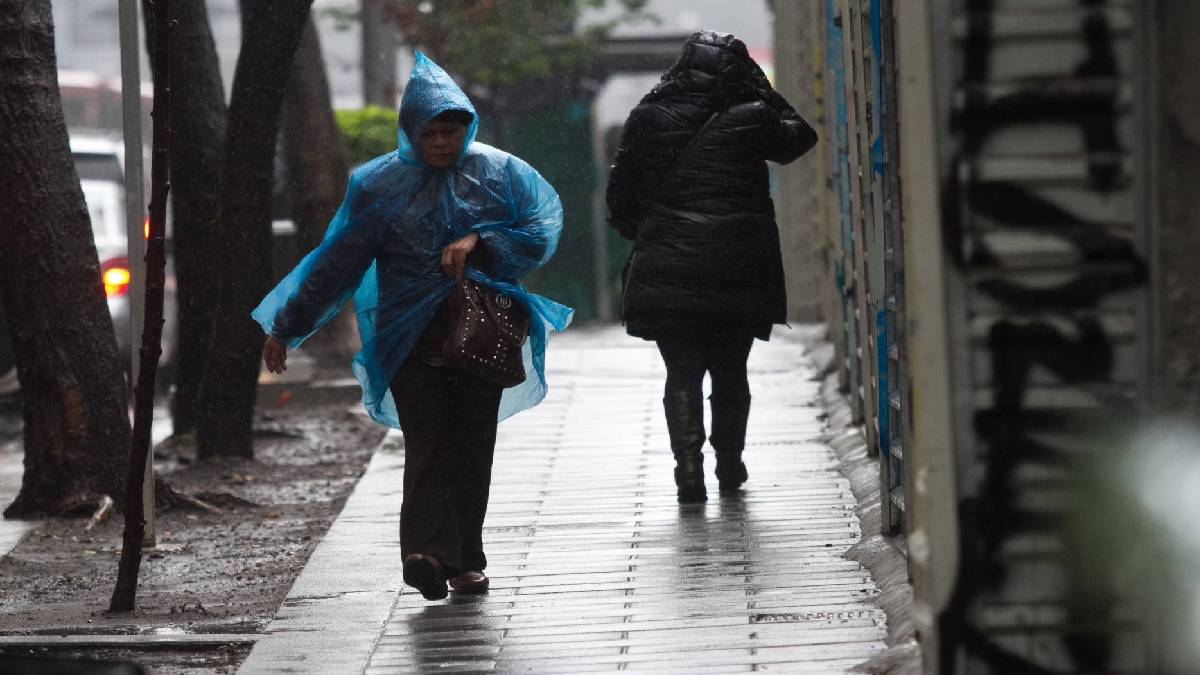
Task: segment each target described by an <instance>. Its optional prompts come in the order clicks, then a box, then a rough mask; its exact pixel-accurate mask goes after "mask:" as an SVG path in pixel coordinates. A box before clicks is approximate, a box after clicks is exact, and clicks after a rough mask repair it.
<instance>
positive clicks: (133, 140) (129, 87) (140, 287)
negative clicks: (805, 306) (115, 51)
mask: <svg viewBox="0 0 1200 675" xmlns="http://www.w3.org/2000/svg"><path fill="white" fill-rule="evenodd" d="M119 21H120V31H121V106H122V121H123V124H124V131H125V230H126V237H127V240H128V248H127V253H126V258H127V259H128V261H129V276H130V280H129V330H130V332H131V333H132V339H131V340H130V342H129V344H131V345H136V344H140V343H141V340H140V338H141V335H142V314H143V310H144V302H143V298H144V297H145V295H146V260H145V256H146V246H145V241H144V235H143V227H144V222H145V220H144V219H145V217H146V206H145V195H144V194H143V191H144V183H143V178H142V175H143V174H142V77H141V68H140V65H141V64H140V61H139V57H140V55H141V52H140V44H141V40H140V35H139V31H138V3H137V0H120V5H119ZM132 352H133V353H132V360H133V363H132V364H131V373H132V378H131V381H133V382H136V381H137V375H138V354H137V350H132ZM142 506H143V509H144V511H143V512H144V513H145V514H146V530H145V540H144V546H145V547H149V548H152V547H154V546H155V545H156V543H157V542H156V540H155V536H154V462H153V461H148V462H146V480H145V485H144V487H143V489H142Z"/></svg>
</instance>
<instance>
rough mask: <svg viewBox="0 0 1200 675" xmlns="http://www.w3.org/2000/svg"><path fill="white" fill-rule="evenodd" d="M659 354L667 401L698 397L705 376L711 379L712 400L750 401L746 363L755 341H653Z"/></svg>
mask: <svg viewBox="0 0 1200 675" xmlns="http://www.w3.org/2000/svg"><path fill="white" fill-rule="evenodd" d="M656 343H657V344H658V352H659V354H661V355H662V358H663V363H664V364H666V366H667V385H666V390H665V392H664V395H665V396H667V397H671V396H677V395H682V394H683V393H688V394H694V395H695V396H700V395H701V392H702V390H703V386H704V374H705V373H708V374H709V376H710V377H711V378H712V396H713V399H714V400H716V399H721V398H727V399H737V400H744V399H749V398H750V383H749V382H748V381H747V379H746V359H748V358H749V357H750V348H751V347H752V346H753V345H754V337H753V336H751V335H741V334H736V333H735V334H718V335H707V336H703V337H699V336H671V337H661V338H659V339H658V340H656Z"/></svg>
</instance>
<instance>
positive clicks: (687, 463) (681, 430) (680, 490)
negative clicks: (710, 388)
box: [663, 392, 708, 503]
mask: <svg viewBox="0 0 1200 675" xmlns="http://www.w3.org/2000/svg"><path fill="white" fill-rule="evenodd" d="M663 409H664V410H665V411H666V413H667V432H668V433H669V434H670V436H671V452H673V453H674V454H675V488H676V495H677V497H678V499H679V502H680V503H689V502H702V501H705V500H706V499H708V494H707V493H706V492H705V490H704V454H703V453H702V452H701V449H702V448H703V447H704V398H703V395H702V394H700V392H696V393H694V394H693V393H691V392H673V393H672V394H669V395H668V396H666V397H664V398H663Z"/></svg>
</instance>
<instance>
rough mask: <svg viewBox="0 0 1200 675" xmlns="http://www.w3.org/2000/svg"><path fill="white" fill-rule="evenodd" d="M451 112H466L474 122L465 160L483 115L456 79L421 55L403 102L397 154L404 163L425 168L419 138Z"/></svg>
mask: <svg viewBox="0 0 1200 675" xmlns="http://www.w3.org/2000/svg"><path fill="white" fill-rule="evenodd" d="M447 110H465V111H466V112H469V113H471V116H472V117H473V118H474V119H472V120H471V125H470V126H469V127H467V136H466V139H465V140H464V141H463V147H462V154H460V155H459V159H460V160H461V159H462V157H463V155H465V154H466V152H467V148H468V147H470V145H471V143H473V142H474V141H475V134H476V133H477V132H478V130H479V114H478V113H477V112H475V106H474V105H472V104H471V99H469V98H467V94H466V93H465V92H464V91H463V90H462V88H461V87H459V86H458V84H457V83H456V82H455V81H454V79H453V78H451V77H450V75H449V74H448V73H447V72H446V71H445V70H442V67H441V66H439V65H438V64H436V63H434V62H433V60H432V59H430V58H429V57H427V56H425V55H424V54H422V53H421V52H417V53H416V63H414V64H413V69H412V73H411V74H410V75H409V77H408V84H407V85H405V87H404V96H403V97H402V98H401V99H400V129H399V130H398V132H397V134H396V135H397V139H396V141H397V142H396V151H397V152H398V153H399V155H400V159H402V160H404V161H405V162H406V163H409V164H424V162H422V161H421V158H420V156H419V154H418V153H417V149H416V143H415V141H416V138H417V134H419V133H420V132H421V129H422V128H423V127H424V126H425V125H426V124H428V123H429V120H432V119H433V118H435V117H437V116H438V115H440V114H442V113H444V112H446V111H447Z"/></svg>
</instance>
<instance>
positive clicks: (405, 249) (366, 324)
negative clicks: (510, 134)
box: [252, 52, 573, 427]
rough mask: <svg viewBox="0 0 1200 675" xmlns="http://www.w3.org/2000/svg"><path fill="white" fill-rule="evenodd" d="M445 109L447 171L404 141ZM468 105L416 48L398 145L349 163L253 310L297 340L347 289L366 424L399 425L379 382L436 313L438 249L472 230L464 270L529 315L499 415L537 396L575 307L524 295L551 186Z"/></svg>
mask: <svg viewBox="0 0 1200 675" xmlns="http://www.w3.org/2000/svg"><path fill="white" fill-rule="evenodd" d="M447 110H465V111H467V112H470V113H471V114H472V115H473V116H474V120H473V121H472V122H471V125H470V127H469V128H468V130H467V135H466V140H465V141H464V143H463V151H462V155H461V156H460V157H459V159H458V161H457V162H456V163H455V165H454V166H452V167H450V168H448V169H441V170H439V169H434V168H432V167H430V166H429V165H427V164H425V163H424V162H423V161H422V160H421V158H420V155H419V153H418V151H417V149H416V147H415V144H414V141H415V140H416V138H417V134H418V133H419V132H420V130H421V129H422V127H424V126H425V125H426V124H427V123H428V122H429V121H430V120H432V119H433V118H434V117H436V116H437V115H439V114H441V113H443V112H446V111H447ZM478 126H479V117H478V115H477V114H476V113H475V107H474V106H473V105H471V101H470V100H469V99H468V98H467V96H466V94H465V93H463V91H462V89H460V88H459V87H458V85H456V84H455V83H454V80H452V79H451V78H450V76H449V75H447V74H446V72H445V71H444V70H442V69H441V68H440V67H439V66H438V65H437V64H435V63H434V62H433V61H431V60H429V59H428V58H426V57H425V56H424V55H423V54H421V53H419V52H418V53H417V55H416V65H415V66H414V67H413V70H412V76H411V77H410V79H409V82H408V85H407V87H406V88H405V90H404V97H403V99H402V100H401V102H400V129H399V133H398V136H399V139H398V140H399V144H398V145H399V147H398V148H397V150H396V152H393V153H389V154H387V155H383V156H381V157H376V158H375V159H373V160H371V161H369V162H367V163H366V164H363V165H362V166H360V167H358V168H357V169H356V170H355V171H354V173H353V175H352V176H351V177H350V184H349V187H347V189H346V198H345V200H344V201H343V202H342V205H341V208H339V209H338V212H337V214H336V215H335V216H334V218H333V222H331V223H330V224H329V229H328V230H327V231H326V233H325V239H324V240H323V241H322V242H321V245H320V246H318V247H317V248H316V249H315V250H313V251H312V252H311V253H309V254H308V255H307V256H305V258H304V259H303V260H302V261H300V264H299V265H297V266H296V268H295V269H293V270H292V271H291V272H290V273H288V275H287V276H286V277H284V279H283V281H281V282H279V285H278V286H276V287H275V289H274V290H272V291H271V292H270V293H269V294H268V295H267V297H266V298H264V299H263V301H262V303H261V304H259V306H258V307H257V308H256V309H255V310H254V312H253V314H252V315H253V317H254V319H255V320H256V321H258V322H259V324H261V325H262V327H263V330H264V331H266V332H267V334H269V335H273V336H275V337H276V338H279V339H280V340H282V341H284V342H286V343H287V345H288V346H289V347H296V346H298V345H299V344H300V343H302V342H303V341H304V340H305V339H306V338H307V337H308V336H309V335H311V334H312V333H313V332H314V331H316V330H317V329H318V328H319V327H321V325H322V324H324V323H325V322H326V321H328V320H329V319H331V318H332V317H333V316H334V315H335V314H337V312H338V310H339V308H340V307H341V306H342V304H343V303H345V302H346V300H347V299H349V298H350V297H351V295H353V297H354V305H355V311H356V313H357V315H358V328H359V334H360V337H361V338H362V350H361V351H360V352H359V353H358V354H357V355H355V357H354V363H353V369H354V374H355V375H356V376H357V377H358V380H359V382H360V383H361V384H362V390H363V405H364V406H366V408H367V412H368V413H370V415H371V417H372V418H374V419H375V420H376V421H378V422H380V423H382V424H386V425H388V426H392V427H398V426H399V419H398V417H397V413H396V405H395V402H394V401H393V400H392V394H391V392H390V391H389V390H388V385H389V383H390V382H391V379H392V376H393V375H395V373H396V371H397V370H399V368H400V366H401V364H403V363H404V360H405V358H407V356H408V354H409V352H410V351H411V350H412V348H413V346H414V344H415V343H416V341H417V339H418V338H419V337H420V336H421V334H422V333H423V332H424V331H425V328H426V327H427V326H428V325H429V322H430V320H431V319H432V318H433V315H434V312H435V311H436V310H437V308H438V307H439V306H440V305H441V304H442V302H443V301H444V300H445V299H446V298H447V297H448V296H449V294H450V291H451V290H452V289H453V288H454V286H455V281H454V279H452V278H450V277H448V276H447V275H446V274H445V272H443V270H442V267H441V262H440V261H441V253H442V249H443V248H444V247H445V246H446V245H448V244H450V243H451V242H453V241H455V240H456V239H459V238H460V237H463V236H465V235H466V234H468V233H470V232H477V233H479V237H480V243H479V246H478V247H477V250H478V249H482V253H483V256H482V257H481V258H480V260H481V262H479V264H478V265H477V266H473V265H472V264H471V263H470V259H469V262H468V267H467V272H466V274H467V276H469V277H470V278H472V279H474V280H476V281H478V282H479V283H481V284H485V285H487V286H491V287H493V288H497V289H500V290H503V291H505V292H506V293H509V294H511V295H512V296H513V297H515V298H516V299H518V300H519V301H521V302H523V303H524V304H525V305H526V306H527V307H528V308H529V310H530V313H531V316H532V318H533V321H532V322H531V324H532V327H531V329H530V336H529V340H528V341H526V344H525V347H524V359H525V372H526V373H527V375H528V376H527V377H526V379H525V382H523V383H521V384H519V385H517V386H515V387H512V388H510V389H507V390H505V392H504V395H503V397H502V399H501V402H500V415H499V417H500V419H504V418H505V417H508V416H509V415H512V414H514V413H517V412H519V411H521V410H524V409H526V408H529V407H532V406H534V405H536V404H537V403H538V402H539V401H541V400H542V398H543V397H544V396H545V395H546V378H545V370H544V363H545V350H546V339H547V335H548V333H549V331H550V330H551V329H553V330H559V331H561V330H563V329H565V328H566V327H567V324H569V323H570V321H571V315H572V314H573V310H571V309H570V308H568V307H564V306H563V305H559V304H557V303H555V302H552V301H550V300H547V299H546V298H542V297H540V296H537V295H534V294H533V293H530V292H529V291H527V290H526V289H525V288H524V287H523V286H521V284H520V279H521V277H523V276H525V275H526V274H528V273H529V272H532V271H533V270H535V269H537V268H539V267H541V266H542V265H544V264H545V263H546V261H548V260H549V259H550V256H551V255H553V254H554V249H555V247H556V246H557V244H558V237H559V234H560V233H561V232H562V225H563V222H562V214H563V212H562V204H561V203H560V202H559V199H558V194H557V193H556V192H555V191H554V188H552V187H551V186H550V184H549V183H547V182H546V180H545V179H543V178H542V177H541V176H540V175H539V174H538V172H537V171H535V170H534V169H533V168H532V167H531V166H529V165H528V164H526V163H525V162H524V161H522V160H521V159H519V158H517V157H514V156H513V155H510V154H508V153H506V152H503V151H501V150H498V149H496V148H493V147H491V146H488V145H485V144H483V143H477V142H475V141H474V139H475V134H476V131H477V129H478Z"/></svg>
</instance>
